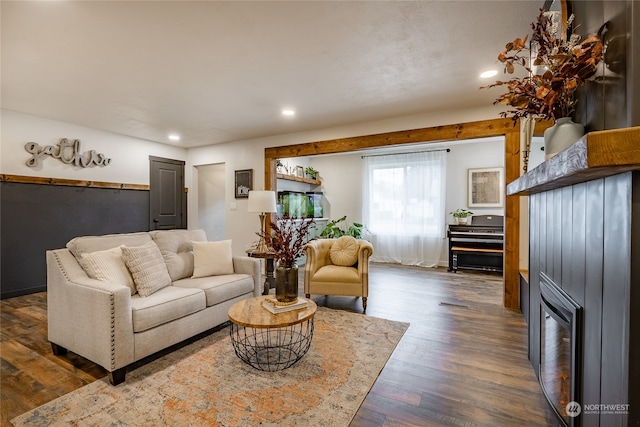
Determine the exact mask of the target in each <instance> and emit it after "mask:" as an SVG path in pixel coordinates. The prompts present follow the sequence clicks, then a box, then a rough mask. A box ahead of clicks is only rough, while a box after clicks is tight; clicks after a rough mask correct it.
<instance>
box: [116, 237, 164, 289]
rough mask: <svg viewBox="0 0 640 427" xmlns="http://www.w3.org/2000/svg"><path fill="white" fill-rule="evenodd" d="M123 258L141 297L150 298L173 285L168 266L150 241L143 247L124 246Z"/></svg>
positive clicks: (156, 247) (156, 246)
mask: <svg viewBox="0 0 640 427" xmlns="http://www.w3.org/2000/svg"><path fill="white" fill-rule="evenodd" d="M122 257H123V258H124V262H125V264H126V265H127V268H128V269H129V271H130V272H131V276H132V277H133V281H134V282H135V284H136V289H138V293H139V294H140V296H143V297H148V296H149V295H151V294H153V293H154V292H156V291H158V290H160V289H162V288H164V287H166V286H169V285H170V284H171V277H169V272H168V271H167V266H166V265H165V263H164V259H163V258H162V254H161V253H160V249H158V245H156V244H155V242H153V241H150V242H149V243H147V244H144V245H142V246H134V247H127V246H123V247H122Z"/></svg>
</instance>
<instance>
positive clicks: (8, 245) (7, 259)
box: [0, 182, 149, 299]
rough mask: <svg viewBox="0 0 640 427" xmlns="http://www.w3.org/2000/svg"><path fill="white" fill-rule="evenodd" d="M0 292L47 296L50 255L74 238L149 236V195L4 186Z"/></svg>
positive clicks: (1, 191)
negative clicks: (47, 258)
mask: <svg viewBox="0 0 640 427" xmlns="http://www.w3.org/2000/svg"><path fill="white" fill-rule="evenodd" d="M0 206H1V209H0V235H1V236H2V239H0V240H1V245H0V280H1V281H0V290H1V295H0V297H1V298H3V299H4V298H10V297H15V296H20V295H26V294H30V293H34V292H40V291H45V290H46V281H47V279H46V263H45V252H46V251H47V250H48V249H57V248H63V247H64V246H65V244H66V243H67V242H68V241H69V240H71V239H72V238H74V237H77V236H85V235H100V234H110V233H124V232H135V231H147V230H148V227H149V191H148V190H124V189H105V188H92V187H70V186H62V185H46V184H44V185H43V184H26V183H11V182H1V183H0Z"/></svg>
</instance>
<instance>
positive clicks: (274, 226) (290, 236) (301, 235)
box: [256, 215, 315, 268]
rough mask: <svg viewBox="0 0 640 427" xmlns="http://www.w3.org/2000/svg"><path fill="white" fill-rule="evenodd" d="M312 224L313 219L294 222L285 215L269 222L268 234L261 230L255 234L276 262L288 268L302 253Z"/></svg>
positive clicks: (294, 220) (313, 222)
mask: <svg viewBox="0 0 640 427" xmlns="http://www.w3.org/2000/svg"><path fill="white" fill-rule="evenodd" d="M313 224H315V221H314V220H313V219H307V220H296V219H292V218H289V217H288V216H286V215H285V216H283V217H282V218H280V219H278V220H277V221H270V222H269V226H270V228H271V230H270V232H267V233H265V232H264V230H262V231H259V232H257V233H256V234H257V235H258V236H260V237H262V238H263V239H264V241H265V243H266V245H267V246H268V247H269V249H270V250H271V251H272V252H273V253H274V254H275V259H276V261H278V262H279V263H280V264H281V265H283V266H285V267H287V268H289V267H292V266H293V265H294V264H295V262H296V261H297V259H298V258H300V257H301V256H302V254H303V253H304V245H305V244H306V242H307V236H308V235H309V231H310V229H311V226H312V225H313Z"/></svg>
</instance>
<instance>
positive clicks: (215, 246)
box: [192, 240, 233, 277]
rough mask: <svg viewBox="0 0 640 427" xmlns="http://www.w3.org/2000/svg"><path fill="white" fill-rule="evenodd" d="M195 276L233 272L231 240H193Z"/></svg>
mask: <svg viewBox="0 0 640 427" xmlns="http://www.w3.org/2000/svg"><path fill="white" fill-rule="evenodd" d="M192 244H193V277H208V276H220V275H223V274H233V258H232V255H231V240H222V241H219V242H192Z"/></svg>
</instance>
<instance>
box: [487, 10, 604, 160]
mask: <svg viewBox="0 0 640 427" xmlns="http://www.w3.org/2000/svg"><path fill="white" fill-rule="evenodd" d="M553 16H557V15H556V12H545V11H544V10H540V14H539V15H538V19H537V21H536V22H534V23H532V24H531V28H532V30H533V35H532V38H531V44H530V45H529V44H528V43H527V39H528V37H529V36H528V35H527V36H525V37H524V39H522V38H516V39H515V40H513V41H512V42H509V43H507V44H506V46H505V50H504V51H502V52H500V54H499V55H498V61H500V62H501V63H502V64H504V72H505V73H507V74H513V73H514V72H515V70H516V66H520V67H523V68H524V70H526V72H527V75H526V76H525V77H520V78H519V77H513V78H511V79H509V80H507V81H497V82H496V83H494V84H491V85H488V86H484V87H483V88H493V87H496V86H506V89H507V91H506V92H505V93H503V94H502V95H500V96H499V97H498V98H497V99H496V100H495V101H494V104H501V105H508V106H510V107H512V109H510V110H507V111H503V112H502V113H500V115H501V116H502V117H508V116H511V118H512V119H513V120H514V124H515V122H516V121H517V120H518V119H521V118H532V119H544V120H552V121H554V122H555V124H554V126H553V127H552V128H549V129H547V131H546V132H545V152H546V153H547V156H546V157H547V158H549V157H550V156H551V155H553V154H555V153H557V152H558V151H561V150H563V149H564V148H566V147H568V146H569V145H571V144H573V143H574V142H576V141H577V140H578V139H579V138H580V137H582V135H583V134H584V127H583V126H582V124H580V123H573V121H572V119H571V115H572V114H573V112H574V111H575V107H576V102H577V101H576V100H575V98H574V94H575V91H576V89H577V88H578V87H580V86H582V85H583V84H584V83H585V81H586V80H587V79H588V78H590V77H591V76H593V75H594V74H595V73H596V71H597V65H598V63H599V62H600V60H601V59H602V42H601V40H600V38H599V37H598V36H591V37H588V38H586V39H585V40H581V37H580V36H579V35H577V34H575V33H574V32H571V34H569V35H568V37H567V31H564V28H570V27H571V24H572V23H573V19H574V17H573V15H571V16H570V17H569V18H568V19H567V21H565V22H558V21H559V19H554V18H552V17H553ZM558 26H562V28H563V29H559V28H558ZM560 129H563V130H560ZM554 136H555V138H554ZM563 137H564V138H563ZM554 144H558V145H554Z"/></svg>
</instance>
